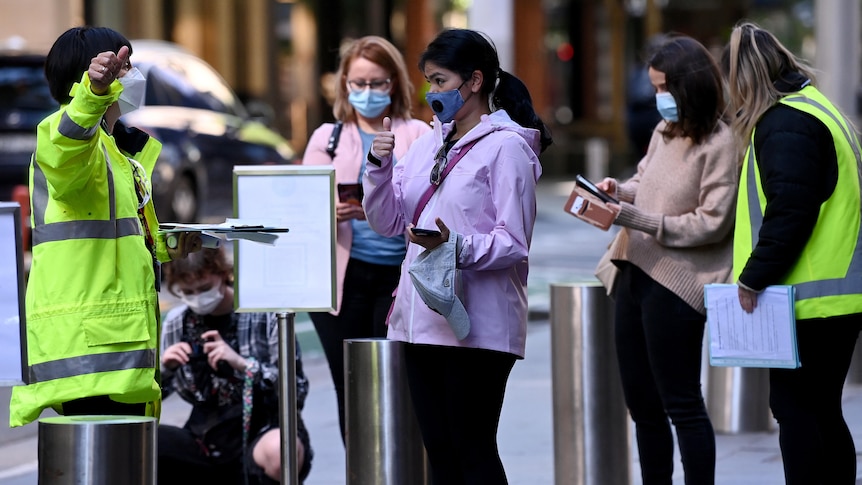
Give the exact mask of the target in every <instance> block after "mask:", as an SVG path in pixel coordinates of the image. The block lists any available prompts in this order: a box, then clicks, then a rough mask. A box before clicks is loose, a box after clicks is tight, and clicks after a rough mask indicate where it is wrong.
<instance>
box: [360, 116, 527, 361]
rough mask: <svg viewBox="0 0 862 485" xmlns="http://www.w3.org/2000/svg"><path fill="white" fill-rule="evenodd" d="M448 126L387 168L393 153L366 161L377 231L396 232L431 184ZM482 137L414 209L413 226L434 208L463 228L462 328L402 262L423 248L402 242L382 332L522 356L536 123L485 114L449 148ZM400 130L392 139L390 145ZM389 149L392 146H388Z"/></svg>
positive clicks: (425, 222) (427, 220)
mask: <svg viewBox="0 0 862 485" xmlns="http://www.w3.org/2000/svg"><path fill="white" fill-rule="evenodd" d="M450 127H451V125H446V126H441V124H440V123H435V128H434V131H433V132H431V133H426V134H425V135H423V136H422V137H421V138H419V139H417V140H416V141H414V142H413V143H412V144H411V146H410V149H409V150H408V151H407V154H406V155H403V156H401V157H399V159H398V160H399V162H398V164H397V165H395V167H394V169H393V167H392V164H391V159H390V158H386V159H384V160H381V162H382V163H381V166H380V167H376V166H374V165H373V164H370V163H369V164H368V165H367V170H366V175H365V177H364V178H363V187H364V190H365V199H364V203H363V205H364V207H365V214H366V217H367V219H368V222H369V224H370V225H371V227H372V228H373V229H374V230H375V231H377V232H378V233H380V234H382V235H385V236H394V235H397V234H403V233H404V231H405V230H406V227H407V225H408V224H410V222H411V220H412V218H413V213H414V211H415V210H416V206H417V204H418V202H419V199H420V197H421V196H422V194H423V193H424V192H425V190H426V189H427V187H428V186H429V175H430V172H431V168H432V167H433V165H434V155H435V154H436V153H437V151H438V150H439V149H440V146H441V145H442V143H443V138H444V136H445V134H446V133H448V131H449V129H450ZM477 138H481V139H480V140H479V141H478V142H477V143H476V144H475V146H473V148H472V149H470V151H469V152H467V154H466V155H464V157H463V158H461V160H460V161H459V162H458V164H457V165H456V166H455V168H454V169H452V171H451V172H450V173H449V175H448V176H447V177H446V179H445V180H444V181H443V183H442V184H441V185H440V187H439V188H438V189H437V191H436V192H435V193H434V195H433V196H432V197H431V199H430V200H429V201H428V204H427V205H426V206H425V209H424V210H423V211H422V214H421V216H420V217H419V222H418V223H417V224H416V225H417V226H418V227H425V228H436V225H435V223H434V219H435V218H437V217H439V218H441V219H442V220H443V222H444V223H445V224H446V225H447V226H448V227H449V229H450V230H451V231H452V232H456V233H458V234H459V235H461V236H462V247H461V253H460V254H459V255H458V262H457V267H458V269H460V270H461V276H462V281H463V285H464V286H463V300H462V301H463V303H464V306H465V307H466V309H467V314H468V315H469V316H470V323H471V328H470V333H469V334H468V335H467V337H466V338H465V339H464V340H461V341H459V340H458V339H457V338H455V335H454V333H453V332H452V329H451V328H450V327H449V325H448V323H447V322H446V319H445V318H443V316H441V315H440V314H438V313H436V312H434V311H433V310H431V309H429V308H428V307H427V306H426V305H425V303H424V302H423V301H422V299H421V298H420V297H419V295H418V294H417V293H416V290H415V289H414V288H413V284H412V282H411V280H410V276H409V274H408V272H407V268H409V266H410V263H411V262H412V261H413V260H414V259H415V258H416V256H417V255H418V254H419V253H420V252H421V251H423V250H424V248H422V247H421V246H419V245H415V244H410V245H409V246H408V248H407V256H406V257H405V259H404V263H403V264H402V266H401V280H400V283H399V286H398V295H397V296H396V298H395V304H394V306H393V310H392V314H391V315H390V319H389V334H388V337H389V338H390V339H393V340H400V341H405V342H411V343H420V344H433V345H446V346H462V347H475V348H483V349H490V350H497V351H501V352H508V353H512V354H515V355H516V356H518V357H524V346H525V343H526V335H527V271H528V269H529V263H528V254H529V249H530V240H531V238H532V235H533V224H534V222H535V218H536V181H537V180H538V179H539V176H540V175H541V172H542V167H541V165H540V163H539V159H538V154H539V151H540V148H539V132H538V131H537V130H534V129H530V128H524V127H522V126H520V125H518V124H517V123H515V122H514V121H512V120H511V118H509V115H508V114H507V113H506V112H505V111H502V110H500V111H496V112H494V113H493V114H491V115H488V116H483V117H482V121H481V122H480V123H479V124H478V125H476V127H474V128H473V129H472V130H470V132H468V133H467V134H465V135H464V136H463V137H461V139H460V140H458V142H457V143H456V144H455V146H454V147H453V148H452V149H451V150H450V153H449V159H450V160H451V159H452V157H453V156H454V155H456V154H457V153H458V152H459V151H460V150H461V147H463V146H464V145H465V144H467V143H470V142H471V141H472V140H475V139H477ZM398 144H399V138H398V134H397V133H396V135H395V146H396V148H397V147H398ZM396 156H397V155H396Z"/></svg>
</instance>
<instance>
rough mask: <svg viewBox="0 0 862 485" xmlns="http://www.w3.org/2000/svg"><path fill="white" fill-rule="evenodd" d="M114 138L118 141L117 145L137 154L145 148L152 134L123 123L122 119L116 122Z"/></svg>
mask: <svg viewBox="0 0 862 485" xmlns="http://www.w3.org/2000/svg"><path fill="white" fill-rule="evenodd" d="M112 135H113V136H114V140H115V141H116V142H117V147H118V148H119V149H120V150H122V151H124V152H126V153H129V154H135V153H138V152H140V151H141V150H143V149H144V145H146V144H147V141H148V140H149V139H150V136H149V135H147V134H146V133H144V132H143V131H141V130H139V129H137V128H134V127H131V126H126V125H125V124H123V122H122V121H119V120H118V121H117V122H116V124H114V132H113V133H112Z"/></svg>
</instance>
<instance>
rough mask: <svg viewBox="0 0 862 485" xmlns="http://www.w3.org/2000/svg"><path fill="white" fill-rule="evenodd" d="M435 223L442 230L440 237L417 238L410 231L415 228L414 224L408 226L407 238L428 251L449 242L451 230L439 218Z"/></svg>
mask: <svg viewBox="0 0 862 485" xmlns="http://www.w3.org/2000/svg"><path fill="white" fill-rule="evenodd" d="M434 223H435V224H437V227H438V228H439V229H440V235H439V236H417V235H415V234H413V231H411V230H410V229H412V228H413V227H414V226H413V224H410V225H409V226H407V237H408V238H409V239H410V242H412V243H413V244H418V245H420V246H422V247H423V248H425V249H427V250H431V249H434V248H436V247H437V246H439V245H441V244H443V243H444V242H446V241H448V240H449V228H448V227H446V224H444V223H443V220H442V219H440V218H439V217H438V218H436V219H434Z"/></svg>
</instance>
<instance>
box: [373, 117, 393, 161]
mask: <svg viewBox="0 0 862 485" xmlns="http://www.w3.org/2000/svg"><path fill="white" fill-rule="evenodd" d="M391 130H392V120H391V119H390V118H389V117H388V116H386V117H384V118H383V131H381V132H378V133H377V136H375V137H374V141H372V142H371V154H372V155H374V156H375V157H377V158H379V159H381V160H383V159H384V158H389V157H390V156H392V151H393V150H394V149H395V133H392V131H391Z"/></svg>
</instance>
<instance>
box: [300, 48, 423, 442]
mask: <svg viewBox="0 0 862 485" xmlns="http://www.w3.org/2000/svg"><path fill="white" fill-rule="evenodd" d="M412 94H413V86H412V85H411V83H410V79H409V78H408V77H407V68H406V67H405V65H404V58H403V57H402V56H401V53H400V52H398V49H396V48H395V46H393V45H392V44H391V43H390V42H389V41H387V40H386V39H383V38H382V37H376V36H367V37H363V38H361V39H358V40H356V41H354V42H353V43H351V44H350V45H349V46H348V47H347V49H346V50H345V51H344V52H343V54H342V56H341V63H340V65H339V67H338V73H337V74H336V94H335V106H334V107H333V114H334V115H335V119H336V120H338V122H337V123H324V124H323V125H321V126H320V127H319V128H318V129H317V130H315V131H314V133H313V134H312V135H311V139H310V140H309V141H308V147H307V148H306V149H305V155H304V156H303V160H302V163H303V164H304V165H328V164H332V165H333V166H334V167H335V181H336V183H337V184H338V187H339V189H340V190H339V192H340V193H341V197H340V200H337V201H336V202H335V212H336V219H337V221H338V226H337V229H336V240H337V248H336V270H337V271H336V274H337V288H336V289H337V303H336V311H334V312H332V313H312V314H311V320H312V321H313V322H314V328H315V329H316V330H317V335H318V337H319V338H320V341H321V344H322V345H323V350H324V353H325V354H326V360H327V361H328V362H329V370H330V373H331V374H332V380H333V381H334V384H335V394H336V397H337V398H338V418H339V424H340V426H341V437H342V439H343V438H344V354H343V352H344V351H343V343H342V342H343V341H344V339H353V338H371V337H385V336H386V314H387V312H388V311H389V308H390V307H391V305H392V292H393V291H394V290H395V286H396V285H397V284H398V276H399V273H400V266H401V261H402V260H403V259H404V252H405V247H406V242H405V241H404V235H403V234H397V235H395V236H394V237H384V236H380V235H378V234H377V233H375V232H374V231H373V230H371V228H370V227H368V223H367V222H365V211H363V209H362V205H361V203H362V197H361V193H360V192H359V188H360V187H361V185H360V184H359V183H360V180H359V179H360V174H361V173H362V172H363V171H364V166H365V160H366V158H365V155H366V154H367V153H368V150H369V149H370V148H371V141H372V140H373V139H374V136H375V134H376V133H377V132H378V131H381V130H382V129H383V117H384V116H388V117H391V118H392V119H393V122H392V124H393V125H394V130H395V132H396V133H397V134H398V137H399V140H400V145H399V147H398V148H397V149H396V150H395V158H396V159H400V158H401V157H402V156H404V154H405V153H406V152H407V147H409V146H410V143H411V142H412V141H413V140H415V139H416V138H418V137H419V136H420V135H422V134H423V133H425V132H427V131H429V130H430V128H429V126H428V123H426V122H422V121H419V120H415V119H413V118H412V116H411V112H410V107H411V104H410V103H411V96H412Z"/></svg>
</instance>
